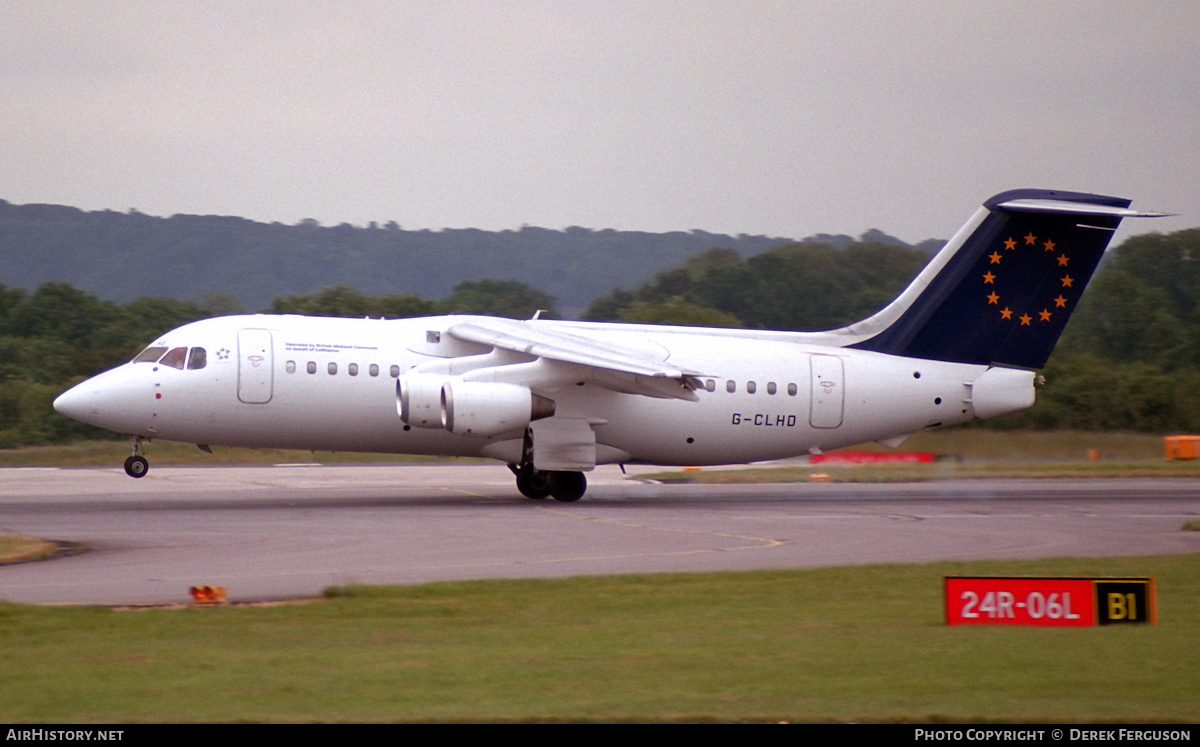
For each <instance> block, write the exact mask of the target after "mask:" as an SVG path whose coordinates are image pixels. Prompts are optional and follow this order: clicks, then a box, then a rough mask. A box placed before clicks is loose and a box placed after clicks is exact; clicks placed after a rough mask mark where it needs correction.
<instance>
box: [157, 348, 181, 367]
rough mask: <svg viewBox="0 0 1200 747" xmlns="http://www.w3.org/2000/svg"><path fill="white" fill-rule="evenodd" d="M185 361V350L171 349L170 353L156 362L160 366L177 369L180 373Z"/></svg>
mask: <svg viewBox="0 0 1200 747" xmlns="http://www.w3.org/2000/svg"><path fill="white" fill-rule="evenodd" d="M185 360H187V348H171V352H169V353H167V354H166V355H164V356H163V357H162V358H161V359H160V360H159V361H158V362H159V364H160V365H163V366H170V367H171V368H178V369H179V370H180V371H182V370H183V362H184V361H185Z"/></svg>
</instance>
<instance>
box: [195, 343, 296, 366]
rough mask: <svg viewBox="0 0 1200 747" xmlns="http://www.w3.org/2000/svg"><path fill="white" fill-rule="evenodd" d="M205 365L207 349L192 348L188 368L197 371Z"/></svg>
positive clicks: (206, 362)
mask: <svg viewBox="0 0 1200 747" xmlns="http://www.w3.org/2000/svg"><path fill="white" fill-rule="evenodd" d="M207 365H208V351H207V350H205V349H204V348H192V354H191V356H189V357H188V370H189V371H197V370H199V369H201V368H204V367H205V366H207ZM293 365H295V364H293Z"/></svg>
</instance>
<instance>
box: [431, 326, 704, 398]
mask: <svg viewBox="0 0 1200 747" xmlns="http://www.w3.org/2000/svg"><path fill="white" fill-rule="evenodd" d="M446 333H447V334H449V335H451V336H453V337H455V338H457V339H459V340H464V341H467V342H475V343H479V344H483V345H490V346H492V347H495V348H500V349H502V350H509V351H513V352H516V353H521V354H523V355H532V356H536V357H538V358H541V359H543V360H546V361H557V362H559V363H568V364H571V366H577V367H582V368H583V369H586V370H588V371H590V374H589V375H586V376H585V377H584V378H586V379H590V380H592V381H595V382H596V383H598V384H600V385H601V386H605V387H607V388H609V389H613V390H615V391H622V392H627V393H632V394H643V395H645V396H648V397H673V398H678V399H687V400H694V399H695V398H696V395H695V394H694V390H695V389H696V388H697V387H698V386H699V385H700V382H699V381H698V379H697V377H699V376H700V375H701V374H700V372H698V371H692V370H688V369H683V368H678V367H675V366H671V365H669V364H667V363H666V362H665V361H661V360H656V359H655V358H653V357H651V356H647V355H645V354H644V353H640V352H636V351H632V350H626V349H623V348H620V347H618V346H615V345H612V344H610V343H606V342H601V341H598V340H595V339H592V338H589V337H585V336H581V335H575V334H568V333H566V332H562V331H559V330H554V329H550V328H547V327H546V326H544V325H542V324H536V325H535V324H530V323H527V322H522V321H516V320H510V319H497V318H481V317H474V318H472V319H471V320H470V321H464V322H462V323H459V324H455V325H452V326H451V327H449V328H448V329H447V330H446ZM563 370H564V374H563V378H564V382H563V383H564V384H565V383H569V382H567V381H566V379H568V378H578V375H577V373H571V372H573V371H574V372H578V369H572V368H571V367H565V368H564V369H563Z"/></svg>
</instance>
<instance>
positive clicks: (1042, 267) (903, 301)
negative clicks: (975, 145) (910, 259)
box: [844, 189, 1157, 368]
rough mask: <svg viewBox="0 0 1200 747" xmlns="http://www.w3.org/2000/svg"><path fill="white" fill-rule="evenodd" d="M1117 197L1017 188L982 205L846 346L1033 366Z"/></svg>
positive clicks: (1073, 299) (1100, 246)
mask: <svg viewBox="0 0 1200 747" xmlns="http://www.w3.org/2000/svg"><path fill="white" fill-rule="evenodd" d="M1151 215H1157V214H1155V213H1139V212H1137V211H1134V210H1130V209H1129V200H1124V199H1121V198H1118V197H1104V196H1101V195H1092V194H1082V193H1078V192H1057V191H1048V190H1032V189H1024V190H1015V191H1012V192H1004V193H1002V194H998V195H996V196H995V197H993V198H991V199H990V200H988V201H987V202H985V203H984V204H983V208H981V209H980V211H979V212H978V213H976V215H975V217H974V218H973V219H972V220H971V222H970V223H968V224H967V225H966V226H964V227H963V229H962V230H961V231H959V233H958V235H956V236H955V237H954V238H953V239H951V240H950V242H949V243H948V244H947V245H946V247H945V248H944V249H943V250H942V251H941V252H939V253H938V255H937V256H935V257H934V258H933V260H931V261H930V263H929V266H927V267H926V269H925V270H923V271H922V272H921V274H920V275H918V276H917V278H916V280H914V281H913V283H912V285H910V286H909V287H908V289H907V290H905V291H904V293H902V294H901V295H900V297H899V298H897V299H896V301H895V302H893V303H892V304H891V305H889V306H888V307H887V308H885V309H883V311H880V312H879V313H878V314H876V315H875V316H873V317H871V318H870V319H867V320H865V321H863V322H860V323H859V324H856V325H854V326H852V327H850V328H847V329H846V330H844V331H845V332H849V333H854V334H855V335H856V336H858V337H860V338H861V339H860V341H858V342H854V343H852V344H850V345H849V346H848V347H852V348H858V349H861V350H874V351H878V352H881V353H890V354H894V355H902V356H907V357H913V358H927V359H933V360H943V361H957V362H961V363H987V364H997V365H1005V366H1015V367H1018V368H1041V367H1042V366H1044V365H1045V363H1046V359H1047V358H1048V357H1049V356H1050V351H1051V350H1053V348H1054V344H1055V343H1056V342H1058V337H1059V335H1060V334H1062V331H1063V327H1064V326H1065V325H1066V323H1067V318H1068V317H1069V316H1070V315H1071V312H1072V311H1074V309H1075V305H1076V304H1077V303H1078V301H1079V297H1080V295H1081V294H1082V293H1083V289H1084V288H1085V287H1086V286H1087V283H1088V280H1090V279H1091V277H1092V273H1093V271H1095V269H1096V265H1097V264H1098V263H1099V262H1100V258H1101V257H1102V256H1103V255H1104V250H1105V248H1106V247H1107V246H1108V242H1109V239H1111V238H1112V235H1113V231H1115V230H1116V228H1117V226H1118V225H1119V224H1120V222H1121V218H1123V217H1130V216H1151Z"/></svg>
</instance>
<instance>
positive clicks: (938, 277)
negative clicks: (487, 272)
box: [54, 189, 1162, 502]
mask: <svg viewBox="0 0 1200 747" xmlns="http://www.w3.org/2000/svg"><path fill="white" fill-rule="evenodd" d="M1130 204H1131V203H1130V201H1129V200H1126V199H1122V198H1117V197H1107V196H1103V195H1094V194H1086V193H1078V192H1064V191H1052V190H1038V189H1021V190H1013V191H1008V192H1003V193H1001V194H998V195H996V196H994V197H992V198H991V199H989V200H987V201H986V202H984V203H983V205H982V206H981V207H980V208H978V209H977V210H976V212H975V214H974V215H973V216H972V217H971V219H970V220H969V221H968V222H967V223H966V225H964V226H963V227H962V228H961V229H960V230H959V231H958V232H957V233H956V234H955V235H954V237H953V238H952V239H951V240H950V241H949V242H948V243H947V244H946V246H945V247H944V248H943V249H942V250H941V251H940V252H939V253H938V254H936V255H935V256H934V258H933V259H932V260H931V261H930V262H929V264H928V265H927V266H926V267H925V268H924V269H923V270H922V271H921V272H920V273H919V274H918V275H917V276H916V278H915V279H914V280H913V281H912V283H911V284H910V285H909V286H908V287H907V288H906V289H905V290H904V291H903V292H902V293H900V295H899V296H898V297H897V298H896V299H895V300H894V301H892V302H891V303H890V304H888V305H887V306H886V307H884V308H883V309H882V310H880V311H879V312H878V313H876V314H874V315H873V316H871V317H868V318H867V319H865V320H863V321H860V322H857V323H855V324H851V325H850V326H847V327H843V328H841V329H835V330H830V331H825V332H786V331H766V330H744V329H714V328H697V327H681V326H659V325H645V324H611V323H596V322H576V321H553V320H547V319H539V318H538V315H534V318H532V319H528V320H513V319H500V318H494V317H485V316H467V315H463V316H456V315H449V316H436V317H427V318H414V319H394V320H385V319H370V318H367V319H340V318H328V317H304V316H294V315H264V314H255V315H239V316H226V317H217V318H213V319H206V320H202V321H198V322H193V323H191V324H187V325H184V326H182V327H180V328H178V329H175V330H172V331H170V332H167V333H166V334H164V335H162V336H161V337H160V338H159V339H157V340H155V341H154V342H153V343H151V344H150V346H149V347H147V348H146V349H145V350H143V351H142V352H141V353H139V354H138V355H137V356H136V357H135V358H134V359H133V360H132V361H130V362H128V363H125V364H123V365H121V366H118V367H116V368H114V369H112V370H109V371H106V372H104V373H101V374H99V375H97V376H95V377H93V378H90V379H87V380H86V381H84V382H82V383H80V384H78V385H76V386H75V387H73V388H71V389H69V390H68V391H66V392H64V393H63V394H62V395H60V396H59V397H58V398H57V399H56V400H55V401H54V408H55V409H56V410H57V411H58V412H60V413H62V414H63V415H66V416H68V417H71V418H74V419H76V420H81V421H83V422H86V423H90V424H93V425H96V426H99V427H102V428H106V429H109V430H113V431H116V432H119V433H123V434H126V435H129V436H130V437H131V438H132V452H133V453H132V454H131V455H130V456H129V458H128V459H126V461H125V471H126V472H127V473H128V474H129V475H130V476H131V477H138V478H140V477H143V476H145V475H146V473H147V470H148V468H149V463H148V462H147V460H146V458H145V457H144V456H142V453H141V452H142V451H143V448H142V444H143V441H146V440H151V439H163V440H167V441H182V442H190V443H195V444H197V445H198V446H199V447H200V448H201V449H204V450H206V451H209V450H211V447H212V446H214V445H220V446H248V447H261V448H283V449H308V450H320V451H344V452H377V453H404V454H425V455H441V456H470V457H487V458H491V459H495V460H498V461H500V462H503V463H504V464H507V465H508V467H509V469H511V470H512V472H513V473H514V474H515V476H516V483H517V489H518V490H519V491H520V492H521V493H522V494H523V495H525V496H527V497H529V498H532V499H544V498H547V497H553V498H554V499H556V500H558V501H563V502H572V501H577V500H579V499H580V498H581V497H582V496H583V494H584V491H585V490H586V488H587V480H586V477H585V474H584V473H586V472H589V471H591V470H593V469H595V468H596V467H597V466H598V465H607V464H616V465H622V469H624V467H623V465H625V464H627V463H646V464H659V465H673V466H693V465H716V464H741V463H749V462H755V461H763V460H771V459H780V458H785V457H794V456H799V455H803V454H816V453H820V452H822V451H825V450H829V449H835V448H839V447H843V446H849V445H853V444H859V443H865V442H869V441H877V442H880V443H882V444H885V445H888V446H897V445H899V443H900V442H901V441H902V440H903V439H904V438H905V437H907V436H908V435H910V434H912V433H915V432H918V431H922V430H925V429H929V428H936V427H940V426H948V425H952V424H954V423H961V422H964V421H968V420H972V419H974V418H979V419H981V420H987V419H990V418H995V417H998V416H1000V415H1004V414H1007V413H1012V412H1017V411H1020V410H1023V409H1025V408H1028V407H1030V406H1031V405H1033V402H1034V390H1035V387H1037V386H1039V385H1040V384H1041V383H1042V380H1041V377H1040V376H1037V375H1036V373H1035V372H1036V370H1037V369H1039V368H1041V367H1043V366H1044V365H1045V363H1046V360H1047V358H1048V357H1049V355H1050V352H1051V350H1052V349H1053V347H1054V345H1055V343H1056V342H1057V341H1058V338H1059V335H1060V334H1061V333H1062V330H1063V327H1064V325H1065V324H1066V322H1067V319H1068V317H1069V316H1070V315H1071V312H1072V311H1073V310H1074V309H1075V307H1076V304H1077V303H1078V301H1079V297H1080V295H1081V294H1082V293H1083V290H1084V287H1085V286H1086V285H1087V282H1088V280H1089V279H1090V278H1091V276H1092V273H1093V271H1094V270H1095V268H1096V265H1097V264H1098V263H1099V261H1100V258H1101V256H1102V255H1103V253H1104V251H1105V248H1106V247H1107V246H1108V243H1109V240H1110V239H1111V237H1112V235H1113V232H1114V231H1115V230H1116V228H1117V227H1118V225H1119V224H1120V222H1121V219H1122V218H1127V217H1158V216H1160V215H1162V214H1161V213H1149V212H1140V211H1136V210H1133V209H1131V208H1130V207H1129V205H1130ZM796 292H797V293H802V292H803V289H799V288H798V289H796Z"/></svg>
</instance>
